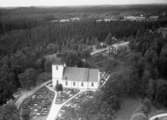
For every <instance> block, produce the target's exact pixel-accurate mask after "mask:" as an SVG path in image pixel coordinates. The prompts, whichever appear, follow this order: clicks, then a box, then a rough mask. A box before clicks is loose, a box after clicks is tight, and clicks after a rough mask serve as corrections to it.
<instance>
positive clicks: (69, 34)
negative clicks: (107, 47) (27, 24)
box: [0, 22, 159, 54]
mask: <svg viewBox="0 0 167 120" xmlns="http://www.w3.org/2000/svg"><path fill="white" fill-rule="evenodd" d="M158 27H159V25H158V24H156V23H137V22H111V23H95V22H81V23H66V24H59V23H57V24H47V25H43V26H39V27H36V28H33V29H25V30H16V31H12V32H9V33H6V34H4V35H2V36H1V37H0V54H8V53H11V52H12V53H13V52H16V50H17V49H21V48H22V47H25V46H28V45H29V46H32V47H37V46H38V47H39V46H46V45H47V44H48V43H55V44H56V45H57V46H58V47H59V49H61V48H63V47H64V46H70V45H73V44H76V43H80V44H81V43H86V44H87V43H91V42H92V41H93V40H94V41H95V39H97V40H98V41H104V39H105V37H106V36H107V34H108V33H112V35H113V36H116V37H118V38H123V37H128V36H135V35H136V33H137V32H138V31H140V32H144V31H145V30H146V29H156V28H158ZM10 43H13V44H10ZM92 43H93V42H92Z"/></svg>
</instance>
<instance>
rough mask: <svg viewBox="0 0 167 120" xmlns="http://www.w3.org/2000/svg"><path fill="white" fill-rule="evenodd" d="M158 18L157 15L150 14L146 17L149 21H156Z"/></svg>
mask: <svg viewBox="0 0 167 120" xmlns="http://www.w3.org/2000/svg"><path fill="white" fill-rule="evenodd" d="M158 19H159V16H150V17H149V18H148V20H149V21H157V20H158Z"/></svg>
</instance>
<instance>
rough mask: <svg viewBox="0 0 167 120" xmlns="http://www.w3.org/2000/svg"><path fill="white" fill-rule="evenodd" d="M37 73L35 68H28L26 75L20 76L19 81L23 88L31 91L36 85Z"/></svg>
mask: <svg viewBox="0 0 167 120" xmlns="http://www.w3.org/2000/svg"><path fill="white" fill-rule="evenodd" d="M37 73H38V72H37V71H36V70H35V69H34V68H28V69H26V70H25V71H24V73H21V74H19V81H20V83H21V86H22V87H23V88H26V89H29V88H31V87H32V86H34V85H35V83H36V77H37Z"/></svg>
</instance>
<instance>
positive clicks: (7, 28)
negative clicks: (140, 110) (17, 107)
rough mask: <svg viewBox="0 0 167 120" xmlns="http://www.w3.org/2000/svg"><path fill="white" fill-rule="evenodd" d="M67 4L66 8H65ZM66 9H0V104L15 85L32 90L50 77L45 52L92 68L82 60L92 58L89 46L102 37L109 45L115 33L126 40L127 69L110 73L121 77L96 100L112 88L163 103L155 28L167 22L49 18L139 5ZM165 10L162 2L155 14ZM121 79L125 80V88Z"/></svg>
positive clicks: (161, 54) (164, 60)
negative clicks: (59, 55) (127, 49)
mask: <svg viewBox="0 0 167 120" xmlns="http://www.w3.org/2000/svg"><path fill="white" fill-rule="evenodd" d="M151 8H152V9H154V7H151ZM151 8H150V9H148V7H144V8H143V11H140V12H144V13H145V14H148V13H149V14H151V12H150V11H151V10H152V9H151ZM66 9H67V10H69V9H70V11H68V12H67V10H66ZM66 9H65V10H64V9H63V8H61V9H56V8H50V9H49V8H45V9H42V8H16V9H14V10H5V9H0V105H3V104H4V103H6V101H8V100H9V99H11V98H12V95H13V94H14V93H15V92H16V91H17V89H18V88H22V89H31V88H32V87H34V86H36V85H38V84H40V83H42V82H43V81H46V80H48V79H49V78H51V76H50V72H51V63H50V62H49V61H47V60H46V59H45V56H47V55H50V54H54V53H61V55H62V58H63V60H64V61H66V63H67V65H69V66H76V65H77V66H79V67H85V66H86V67H92V66H91V65H90V64H89V63H85V62H83V61H82V60H83V59H86V60H87V59H88V58H89V57H90V54H89V53H90V49H89V48H88V46H91V45H97V44H99V43H100V42H106V43H108V44H111V43H112V41H111V39H112V37H113V36H115V37H116V38H118V39H119V40H125V41H130V49H131V52H130V53H128V55H127V56H126V58H123V59H124V61H125V62H126V64H127V65H128V70H127V71H125V72H121V73H120V74H119V75H118V76H116V78H114V79H119V80H118V82H119V85H118V83H117V82H116V83H115V84H116V85H118V87H114V88H113V89H111V88H110V86H109V85H111V84H113V83H110V82H109V83H108V84H107V85H108V86H106V87H105V88H104V89H103V93H102V97H101V99H99V100H101V101H103V100H105V102H106V104H105V105H107V104H108V105H110V103H108V102H109V101H110V99H109V96H110V95H111V94H113V92H114V94H116V96H117V95H118V96H121V95H122V94H126V95H129V96H140V97H142V98H145V97H147V98H149V99H150V100H152V101H154V102H155V104H159V103H161V104H163V105H164V106H167V102H166V98H167V94H166V92H164V91H166V90H167V81H166V79H167V76H166V75H167V72H166V71H167V57H166V56H167V41H166V38H163V37H162V35H161V34H159V33H157V32H156V31H157V29H158V28H160V27H166V26H167V22H166V21H165V20H162V21H157V22H128V21H115V22H109V23H105V22H102V23H96V22H95V21H92V20H89V19H88V20H84V21H81V22H74V23H50V22H47V21H49V20H52V19H54V18H55V15H57V16H56V18H63V17H64V16H73V15H78V14H80V13H84V14H81V15H82V17H83V16H86V17H88V18H89V17H90V16H91V17H92V16H93V17H92V18H94V17H96V15H97V14H100V15H101V14H102V13H105V14H107V12H108V11H112V9H114V10H113V11H112V12H111V13H113V14H119V12H120V11H123V10H127V11H126V12H127V13H129V11H130V10H131V9H132V10H133V12H134V14H135V13H136V12H135V11H139V9H140V7H139V8H138V7H134V8H133V7H130V8H129V7H127V8H126V7H125V8H124V7H123V8H119V9H118V8H112V9H111V8H110V7H107V8H105V7H104V8H103V7H102V8H94V9H92V8H89V9H87V10H86V9H84V10H83V8H78V12H75V10H74V9H72V8H66ZM96 9H97V11H96ZM115 9H116V10H115ZM164 10H166V9H165V7H164V6H163V7H161V8H159V7H158V8H157V10H156V12H155V11H154V12H155V13H156V14H158V13H160V12H162V11H164ZM55 11H56V12H55ZM85 11H86V12H85ZM99 11H101V13H99ZM115 11H117V12H115ZM146 11H149V12H146ZM140 12H139V13H140ZM127 13H126V14H127ZM23 14H25V15H23ZM37 18H38V19H37ZM150 31H152V32H150ZM110 67H111V65H110V63H108V64H107V65H106V69H107V70H108V71H110V69H111V68H110ZM123 76H126V77H123ZM120 84H121V85H122V86H123V85H124V84H125V85H126V87H122V86H121V85H120ZM134 91H135V92H134ZM162 96H163V97H162ZM112 107H113V106H112ZM13 109H14V108H13ZM4 114H5V113H4Z"/></svg>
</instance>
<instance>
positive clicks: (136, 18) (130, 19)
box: [124, 16, 146, 22]
mask: <svg viewBox="0 0 167 120" xmlns="http://www.w3.org/2000/svg"><path fill="white" fill-rule="evenodd" d="M124 20H127V21H136V22H142V21H145V20H146V18H145V17H144V16H124Z"/></svg>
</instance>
